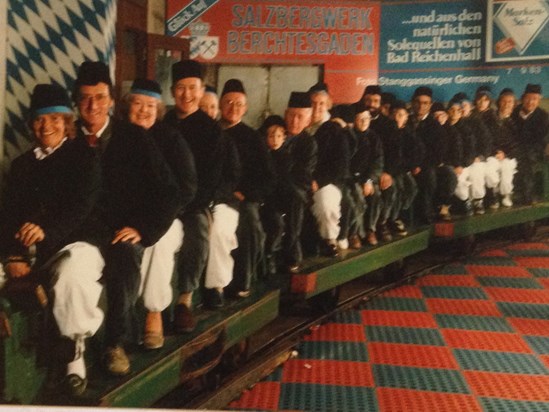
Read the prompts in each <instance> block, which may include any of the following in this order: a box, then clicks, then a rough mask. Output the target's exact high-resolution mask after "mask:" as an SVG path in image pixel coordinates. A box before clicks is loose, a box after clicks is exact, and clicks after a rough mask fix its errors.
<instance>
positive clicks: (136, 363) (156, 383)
mask: <svg viewBox="0 0 549 412" xmlns="http://www.w3.org/2000/svg"><path fill="white" fill-rule="evenodd" d="M540 173H541V174H542V176H543V181H544V188H543V191H544V193H543V195H542V200H541V201H540V202H538V203H536V204H534V205H532V206H515V207H512V208H500V209H499V210H489V211H487V212H486V214H484V215H477V216H473V217H459V216H456V217H454V219H453V221H451V222H441V223H434V224H433V225H431V226H421V227H411V230H410V232H409V234H408V235H407V236H405V237H401V238H396V239H395V240H393V241H391V242H380V243H379V245H377V246H375V247H372V246H366V247H363V248H362V249H361V250H358V251H344V252H345V253H342V254H341V255H340V256H338V257H336V258H327V257H318V256H309V257H308V258H307V259H306V264H305V265H304V266H303V269H302V271H301V272H300V273H297V274H283V273H280V274H277V275H276V276H275V277H273V278H270V279H258V280H257V281H256V283H255V284H254V287H253V292H252V295H251V296H250V297H248V298H246V299H241V300H238V301H230V300H229V301H227V302H226V305H225V308H223V309H222V310H217V311H211V310H206V309H204V308H201V306H200V302H199V301H198V302H197V310H196V314H197V320H198V321H199V325H198V327H197V328H196V330H195V331H194V332H192V333H189V334H185V335H175V334H172V333H170V331H169V330H168V331H166V333H167V339H166V344H165V346H164V347H163V348H162V349H160V350H156V351H145V350H144V349H142V348H140V347H139V346H137V345H136V347H135V348H134V350H133V351H131V353H130V357H131V359H132V371H131V373H130V374H129V375H128V376H126V377H123V378H115V377H110V376H108V375H107V374H106V373H105V372H104V371H103V370H102V368H101V365H100V361H99V355H98V354H99V353H101V350H100V349H101V348H100V347H101V333H98V334H97V335H96V336H95V337H94V338H93V339H92V342H90V344H89V347H90V350H88V351H87V352H86V356H87V357H88V358H89V359H88V360H87V362H86V363H87V364H88V365H90V366H89V372H88V376H89V385H88V389H87V390H86V392H85V393H84V395H83V396H82V397H81V398H79V399H77V400H75V399H64V398H61V397H60V395H59V391H56V389H55V388H52V387H50V386H51V385H49V384H48V382H49V381H50V379H49V378H48V373H49V372H48V370H47V368H46V367H45V366H44V364H45V363H46V362H45V359H47V358H48V357H49V356H51V354H52V353H53V352H52V351H55V348H51V347H48V344H47V343H48V342H46V341H45V338H44V335H45V334H44V333H43V331H44V327H45V326H44V325H45V324H47V322H48V309H47V299H44V295H45V294H44V293H43V292H44V291H43V290H40V288H39V289H38V293H37V291H36V290H34V289H29V290H24V291H21V294H20V295H16V296H11V297H9V296H2V297H0V325H1V327H0V331H1V332H2V335H1V337H0V357H1V359H0V403H3V404H56V405H59V404H75V403H76V404H80V405H91V406H93V405H99V406H121V407H146V406H151V405H160V406H163V405H170V406H173V405H177V406H187V407H189V405H190V406H194V407H196V406H204V405H206V406H209V407H212V406H213V407H222V406H223V405H225V404H226V403H225V404H224V403H223V402H222V401H220V403H218V404H215V403H209V404H208V403H207V402H206V403H197V402H196V399H200V397H201V396H202V397H203V392H204V391H205V389H204V388H205V387H206V388H207V387H209V388H210V389H211V388H212V387H213V388H219V386H220V385H221V384H222V382H220V379H222V378H220V376H223V374H220V373H215V374H213V375H212V371H215V370H220V369H224V370H225V371H228V374H229V375H231V374H233V375H234V374H235V370H237V369H239V368H241V367H243V365H248V364H249V363H253V359H254V356H255V355H256V354H257V353H260V352H261V353H265V352H266V351H267V352H268V351H269V348H273V347H276V345H277V343H278V342H279V341H281V340H283V339H284V337H286V338H287V337H288V336H289V334H290V331H289V330H288V329H289V328H292V327H293V328H294V329H295V325H294V326H287V325H290V324H291V322H288V319H290V318H295V317H296V316H299V315H303V314H304V312H306V311H312V309H314V311H316V312H317V313H319V312H324V313H326V312H329V311H330V310H333V309H334V308H336V307H337V305H338V302H341V301H340V296H339V291H340V290H341V288H343V287H344V286H345V285H349V284H352V283H353V282H356V281H360V280H363V279H368V278H369V277H377V278H378V279H379V278H380V277H381V278H383V277H384V276H385V277H389V278H391V279H394V278H395V274H396V275H397V276H396V277H398V275H401V274H402V273H403V269H404V264H405V262H406V260H407V259H409V258H411V257H413V256H417V255H418V254H421V253H424V252H425V251H427V249H430V250H432V249H434V248H436V249H438V250H447V251H448V250H451V249H452V250H455V247H452V248H449V247H442V248H441V247H440V245H441V243H442V244H443V245H445V244H448V245H450V244H453V246H455V245H459V247H460V248H461V249H462V252H470V251H471V250H472V247H473V246H474V244H475V243H474V242H475V236H478V235H482V234H484V233H486V232H491V231H494V230H498V229H504V228H513V230H514V228H516V229H517V230H521V231H523V234H524V235H527V236H528V235H532V232H533V231H534V230H535V227H536V226H535V225H536V224H539V222H540V221H542V220H544V219H547V218H549V178H548V176H549V165H548V164H544V165H543V167H542V170H541V171H540ZM452 242H453V243H452ZM443 253H444V252H443ZM383 269H385V270H383ZM387 269H390V270H387ZM381 284H383V285H385V287H386V285H387V283H383V282H382V283H381ZM40 297H41V299H40ZM198 300H199V297H198ZM167 312H169V311H167ZM165 316H166V317H167V318H169V317H170V313H166V314H165ZM317 319H318V318H317ZM166 324H168V323H166ZM7 325H9V328H10V329H11V333H10V334H9V335H8V334H7V333H6V329H7V327H6V326H7ZM285 325H286V326H285ZM266 331H267V332H266ZM258 336H262V337H258ZM285 353H286V352H285ZM284 356H287V355H284ZM284 356H280V355H279V356H278V359H277V360H274V361H272V362H278V363H280V362H282V361H283V360H284V359H281V358H283V357H284ZM273 357H276V353H275V351H273ZM272 362H271V364H273V363H272ZM248 368H249V367H248ZM252 369H253V368H252ZM266 373H267V372H265V367H263V368H261V367H257V368H256V370H255V372H253V373H252V375H253V376H254V377H255V378H257V379H260V378H261V377H262V375H263V376H264V375H265V374H266ZM208 376H210V378H209V379H208V378H207V377H208ZM211 376H214V377H215V378H214V379H211ZM196 382H200V383H199V384H196ZM231 384H234V382H233V383H231ZM241 384H242V383H241ZM234 385H235V386H234V388H233V395H234V394H236V393H237V392H238V390H239V388H238V385H236V384H234ZM241 389H243V388H241ZM229 400H230V399H227V402H228V401H229ZM193 402H194V403H193Z"/></svg>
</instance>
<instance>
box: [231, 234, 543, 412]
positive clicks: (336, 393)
mask: <svg viewBox="0 0 549 412" xmlns="http://www.w3.org/2000/svg"><path fill="white" fill-rule="evenodd" d="M297 350H298V353H299V355H298V356H297V357H296V358H294V359H290V360H289V361H288V362H286V363H285V364H284V365H282V366H281V367H279V368H278V369H277V370H276V371H275V372H274V373H273V374H272V375H271V376H269V377H268V378H266V379H265V380H264V381H262V382H259V383H258V384H256V385H255V386H254V387H253V388H252V389H251V390H250V391H246V392H245V393H243V394H242V396H241V398H240V399H239V400H236V401H234V402H233V403H231V404H230V405H229V406H228V408H229V409H231V410H238V409H241V410H264V411H360V412H365V411H379V412H386V411H406V412H409V411H421V412H436V411H444V412H446V411H464V412H469V411H490V412H492V411H493V412H526V411H529V412H530V411H532V412H534V411H535V412H548V411H549V242H548V243H519V244H515V245H512V246H510V247H507V248H505V249H497V250H491V251H488V252H485V253H482V254H480V255H478V256H475V257H472V258H470V259H468V260H466V261H463V262H459V263H456V264H451V265H448V266H445V267H442V268H441V269H439V270H437V271H436V272H433V273H430V274H428V275H425V276H423V277H421V278H419V279H417V281H416V282H415V284H414V285H406V286H402V287H399V288H397V289H394V290H391V291H388V292H386V293H383V294H382V295H379V296H378V297H375V298H374V299H372V300H371V301H369V302H366V303H364V304H362V305H361V306H360V307H358V308H355V309H353V310H348V311H345V312H342V313H339V314H338V315H337V316H336V317H335V318H333V319H332V320H331V321H330V322H328V323H326V324H324V325H322V326H319V327H317V328H315V329H313V330H312V331H311V334H310V335H308V336H306V337H305V338H304V340H303V341H302V343H301V344H300V345H299V347H298V348H297Z"/></svg>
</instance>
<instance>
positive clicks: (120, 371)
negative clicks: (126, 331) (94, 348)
mask: <svg viewBox="0 0 549 412" xmlns="http://www.w3.org/2000/svg"><path fill="white" fill-rule="evenodd" d="M103 361H104V363H105V368H107V370H108V371H109V372H110V373H111V374H113V375H116V376H124V375H127V374H128V373H129V372H130V360H129V359H128V355H126V351H125V350H124V348H123V347H122V346H120V345H116V346H112V347H108V348H107V350H106V351H105V355H104V358H103Z"/></svg>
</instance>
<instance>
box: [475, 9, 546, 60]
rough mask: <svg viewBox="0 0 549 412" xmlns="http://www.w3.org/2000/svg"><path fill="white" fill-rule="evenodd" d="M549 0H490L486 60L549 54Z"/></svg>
mask: <svg viewBox="0 0 549 412" xmlns="http://www.w3.org/2000/svg"><path fill="white" fill-rule="evenodd" d="M548 23H549V0H490V2H489V5H488V32H487V34H488V37H487V48H486V60H487V61H490V62H500V61H519V60H536V59H542V58H544V59H547V58H549V44H548V42H549V24H548Z"/></svg>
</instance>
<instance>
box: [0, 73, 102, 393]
mask: <svg viewBox="0 0 549 412" xmlns="http://www.w3.org/2000/svg"><path fill="white" fill-rule="evenodd" d="M73 121H74V115H73V112H72V109H71V103H70V100H69V98H68V96H67V93H66V92H65V90H64V89H62V88H61V87H59V86H55V85H49V84H39V85H37V86H36V87H35V88H34V91H33V93H32V96H31V105H30V116H29V127H30V129H31V131H32V134H33V137H34V139H35V142H36V146H35V147H34V149H32V150H29V151H28V152H26V153H24V154H22V155H21V156H19V157H18V158H16V159H15V160H14V161H13V162H12V164H11V168H10V172H9V175H8V178H7V187H6V192H5V193H4V194H5V197H4V198H3V205H2V206H3V207H2V210H1V212H0V257H1V258H2V263H3V267H4V270H5V272H6V274H7V275H8V278H9V281H8V282H14V283H15V284H16V283H17V282H25V281H26V280H27V279H29V278H33V279H34V282H36V283H44V284H49V287H48V288H47V289H48V291H50V289H51V295H50V297H51V298H52V300H53V304H52V306H51V310H52V313H53V318H54V319H55V322H56V323H57V326H58V330H59V333H60V335H61V337H62V340H63V341H64V344H63V343H62V342H61V341H59V339H56V340H52V341H51V342H48V344H50V345H51V348H52V349H54V351H53V353H51V359H50V360H51V362H52V364H51V365H50V366H51V367H53V368H58V367H59V366H60V365H59V364H61V363H64V366H65V368H66V369H65V371H63V372H66V379H65V381H64V384H65V387H64V389H65V390H66V391H67V392H68V393H69V394H71V395H80V394H82V393H83V392H84V390H85V388H86V384H87V378H86V365H85V363H84V350H85V345H84V340H85V338H88V337H90V336H92V335H94V334H95V332H96V331H97V330H98V329H99V327H100V326H101V323H102V321H103V311H102V310H101V309H100V308H99V307H98V303H99V298H100V295H101V293H102V290H103V287H102V285H101V284H100V283H99V279H100V278H101V274H102V272H101V271H102V269H103V266H104V261H103V258H102V257H101V254H100V252H99V250H98V249H97V248H96V247H94V246H93V245H91V244H89V243H87V242H84V241H83V240H84V239H83V238H81V237H80V235H81V232H80V231H81V228H82V225H83V223H84V221H85V220H86V219H87V217H88V216H89V215H90V213H91V211H92V209H93V206H94V204H95V200H96V199H97V195H98V193H99V189H100V183H99V182H100V175H99V163H98V162H97V161H96V159H95V156H94V154H93V151H91V150H89V149H88V148H86V147H85V146H83V145H80V144H78V143H76V142H75V141H74V140H72V138H73V137H74V123H73ZM33 250H34V252H33ZM33 261H34V262H33ZM35 286H36V285H35ZM62 349H67V350H62ZM50 376H54V374H51V375H50Z"/></svg>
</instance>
